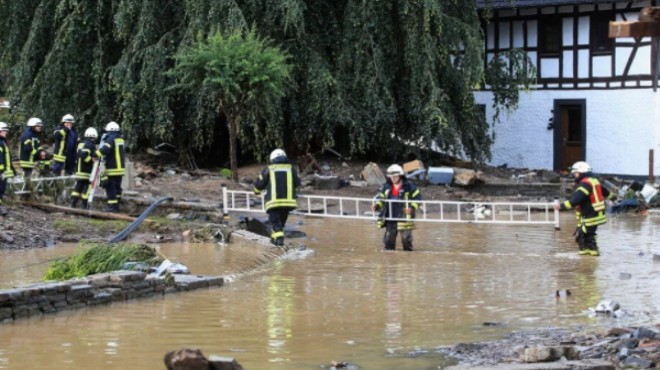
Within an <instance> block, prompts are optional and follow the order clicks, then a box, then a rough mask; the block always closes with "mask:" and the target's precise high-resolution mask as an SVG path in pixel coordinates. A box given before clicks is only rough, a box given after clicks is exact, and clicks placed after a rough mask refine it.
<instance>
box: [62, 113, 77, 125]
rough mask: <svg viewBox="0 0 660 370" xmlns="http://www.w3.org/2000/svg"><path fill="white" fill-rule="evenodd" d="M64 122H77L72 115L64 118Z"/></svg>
mask: <svg viewBox="0 0 660 370" xmlns="http://www.w3.org/2000/svg"><path fill="white" fill-rule="evenodd" d="M62 122H71V123H74V122H76V120H75V119H73V116H72V115H70V114H67V115H65V116H64V117H62Z"/></svg>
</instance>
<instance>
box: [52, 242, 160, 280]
mask: <svg viewBox="0 0 660 370" xmlns="http://www.w3.org/2000/svg"><path fill="white" fill-rule="evenodd" d="M162 261H163V258H162V257H161V256H160V255H159V254H158V252H157V251H156V250H155V249H154V248H151V247H149V246H146V245H138V244H97V243H89V245H85V244H83V245H82V247H81V250H80V251H78V252H77V253H76V254H74V255H72V256H69V257H66V258H63V259H59V260H57V261H55V262H53V263H52V264H51V265H50V267H49V268H48V271H46V274H45V276H44V280H67V279H72V278H76V277H84V276H88V275H93V274H99V273H103V272H110V271H116V270H118V269H119V268H120V267H121V266H122V265H123V264H124V263H125V262H145V263H147V264H149V265H151V266H156V265H158V264H160V263H161V262H162Z"/></svg>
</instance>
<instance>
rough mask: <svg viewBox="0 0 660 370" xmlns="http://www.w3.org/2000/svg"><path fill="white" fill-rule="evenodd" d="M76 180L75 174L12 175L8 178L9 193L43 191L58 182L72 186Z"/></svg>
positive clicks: (19, 193)
mask: <svg viewBox="0 0 660 370" xmlns="http://www.w3.org/2000/svg"><path fill="white" fill-rule="evenodd" d="M75 181H76V178H75V176H57V177H36V178H29V179H27V180H26V179H24V178H22V177H20V176H17V177H12V178H10V179H8V180H7V193H8V194H15V195H21V194H29V193H32V192H39V193H40V192H43V191H44V190H46V189H47V188H51V187H53V185H55V184H56V183H61V185H62V186H70V185H73V183H74V182H75Z"/></svg>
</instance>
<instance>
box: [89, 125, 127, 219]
mask: <svg viewBox="0 0 660 370" xmlns="http://www.w3.org/2000/svg"><path fill="white" fill-rule="evenodd" d="M105 131H106V136H105V139H104V140H102V141H103V142H102V144H101V146H99V149H98V150H97V151H96V156H97V157H99V158H100V157H105V174H106V175H107V176H108V182H107V184H106V187H105V192H106V193H107V195H108V206H107V207H106V208H105V209H104V211H105V212H114V213H118V212H119V201H120V200H121V192H122V190H121V180H122V177H124V175H125V174H126V162H125V161H126V159H125V152H124V139H123V138H122V137H121V131H120V129H119V124H117V122H109V123H108V124H107V125H105Z"/></svg>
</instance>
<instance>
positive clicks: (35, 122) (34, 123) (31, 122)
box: [27, 117, 44, 127]
mask: <svg viewBox="0 0 660 370" xmlns="http://www.w3.org/2000/svg"><path fill="white" fill-rule="evenodd" d="M27 125H28V127H34V126H43V125H44V124H43V123H42V122H41V120H40V119H39V118H36V117H32V118H30V119H29V120H28V123H27Z"/></svg>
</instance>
